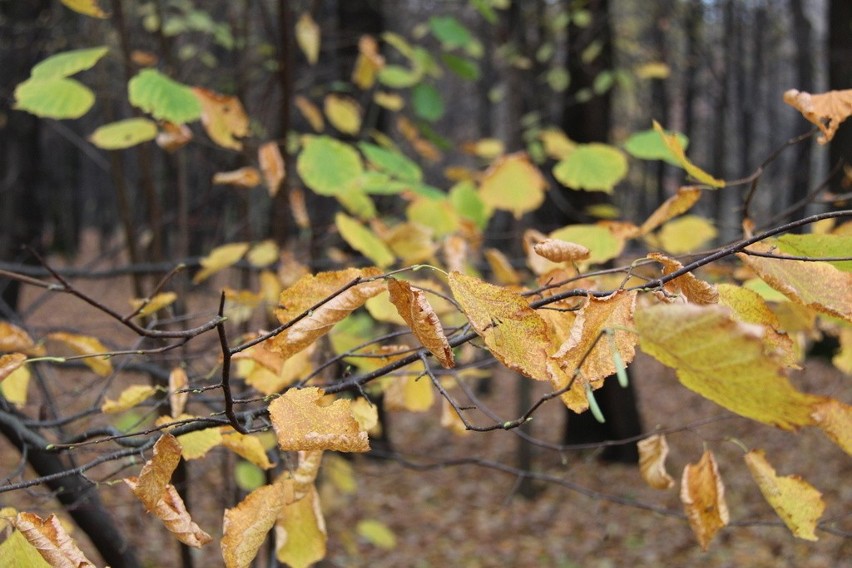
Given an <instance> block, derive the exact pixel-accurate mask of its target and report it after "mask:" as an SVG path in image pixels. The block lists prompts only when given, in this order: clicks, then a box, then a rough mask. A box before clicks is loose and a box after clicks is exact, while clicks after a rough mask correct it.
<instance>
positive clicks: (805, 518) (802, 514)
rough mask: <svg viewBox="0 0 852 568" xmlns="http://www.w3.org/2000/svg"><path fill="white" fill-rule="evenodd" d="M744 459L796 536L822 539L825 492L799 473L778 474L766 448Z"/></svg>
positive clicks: (765, 496)
mask: <svg viewBox="0 0 852 568" xmlns="http://www.w3.org/2000/svg"><path fill="white" fill-rule="evenodd" d="M744 459H745V462H746V465H747V466H748V469H749V471H750V472H751V476H752V477H753V478H754V480H755V481H756V482H757V485H758V487H760V492H761V493H763V497H764V499H766V501H767V503H769V504H770V505H772V508H773V509H775V512H776V513H778V516H779V517H781V520H782V521H784V524H785V525H787V528H789V529H790V531H791V532H792V533H793V535H794V536H797V537H799V538H802V539H805V540H818V539H817V536H816V534H814V529H816V525H817V522H818V521H819V518H820V517H821V516H822V513H823V511H825V503H824V502H823V500H822V493H820V492H819V491H817V490H816V489H814V488H813V486H811V484H809V483H808V482H806V481H805V480H804V479H802V478H801V477H799V476H798V475H787V476H784V477H779V476H778V475H776V474H775V468H773V467H772V465H771V464H770V463H769V462H768V461H766V456H765V454H764V453H763V451H762V450H753V451H751V452H749V453H747V454H746V455H745V458H744Z"/></svg>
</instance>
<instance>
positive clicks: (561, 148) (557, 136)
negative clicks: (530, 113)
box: [538, 128, 577, 161]
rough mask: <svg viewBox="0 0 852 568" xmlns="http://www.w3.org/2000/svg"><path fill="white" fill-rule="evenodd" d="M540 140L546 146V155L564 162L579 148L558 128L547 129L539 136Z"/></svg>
mask: <svg viewBox="0 0 852 568" xmlns="http://www.w3.org/2000/svg"><path fill="white" fill-rule="evenodd" d="M538 137H539V140H541V143H542V144H543V145H544V153H545V154H547V155H548V157H550V158H553V159H554V160H557V161H559V160H564V159H565V158H567V157H568V156H569V155H570V154H571V152H573V151H574V149H575V148H576V147H577V144H576V143H575V142H573V141H571V140H570V139H569V138H568V137H567V136H566V135H565V133H564V132H563V131H561V130H559V129H557V128H547V129H545V130H542V131H541V132H539V134H538Z"/></svg>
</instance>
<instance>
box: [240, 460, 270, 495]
mask: <svg viewBox="0 0 852 568" xmlns="http://www.w3.org/2000/svg"><path fill="white" fill-rule="evenodd" d="M234 481H236V482H237V487H239V488H240V489H242V490H243V491H254V490H255V489H257V488H258V487H260V486H261V485H264V484H265V483H266V473H264V471H263V470H262V469H260V468H259V467H257V466H256V465H254V464H253V463H251V462H247V461H244V460H240V461H238V462H237V465H235V466H234Z"/></svg>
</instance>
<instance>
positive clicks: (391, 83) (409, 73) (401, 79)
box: [378, 65, 423, 89]
mask: <svg viewBox="0 0 852 568" xmlns="http://www.w3.org/2000/svg"><path fill="white" fill-rule="evenodd" d="M422 78H423V74H422V73H418V72H417V71H414V70H412V69H408V68H406V67H403V66H401V65H385V66H384V67H383V68H382V70H381V71H379V74H378V79H379V82H380V83H381V84H382V85H385V86H386V87H391V88H392V89H406V88H408V87H413V86H414V85H416V84H417V83H418V82H419V81H420V79H422Z"/></svg>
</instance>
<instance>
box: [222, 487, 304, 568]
mask: <svg viewBox="0 0 852 568" xmlns="http://www.w3.org/2000/svg"><path fill="white" fill-rule="evenodd" d="M292 494H293V485H292V482H291V481H284V480H279V481H276V482H275V483H273V484H271V485H264V486H263V487H259V488H258V489H255V490H254V491H252V492H251V493H249V494H248V495H247V496H246V498H245V499H243V500H242V501H240V503H239V504H238V505H237V506H236V507H234V508H233V509H225V517H224V520H223V523H222V543H221V545H222V558H223V559H224V560H225V566H226V567H227V568H247V567H248V566H251V563H252V561H253V560H254V558H255V556H257V551H258V550H260V546H261V545H262V544H263V541H264V539H266V534H267V533H268V532H269V531H270V530H271V529H272V527H273V525H275V520H276V519H277V518H278V515H279V513H280V512H281V510H282V509H283V507H284V504H285V503H286V502H287V501H288V500H291V499H292Z"/></svg>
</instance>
